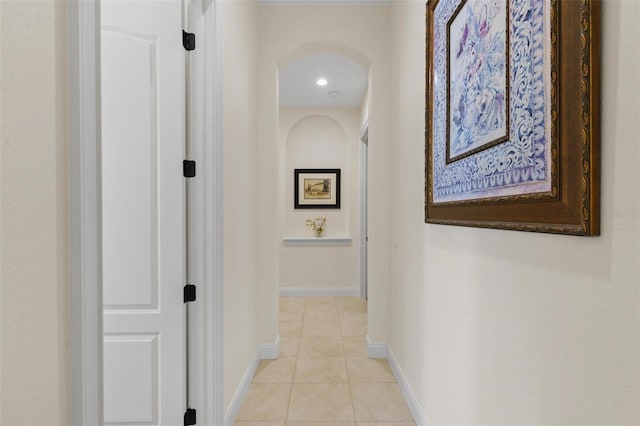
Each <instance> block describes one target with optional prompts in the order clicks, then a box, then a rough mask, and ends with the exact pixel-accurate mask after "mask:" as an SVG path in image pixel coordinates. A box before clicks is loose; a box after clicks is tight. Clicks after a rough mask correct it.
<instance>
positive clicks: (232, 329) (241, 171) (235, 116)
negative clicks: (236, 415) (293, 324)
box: [220, 1, 257, 409]
mask: <svg viewBox="0 0 640 426" xmlns="http://www.w3.org/2000/svg"><path fill="white" fill-rule="evenodd" d="M220 5H221V6H222V13H223V20H222V21H223V22H224V29H223V45H224V47H223V50H224V53H223V55H224V58H223V61H224V62H223V66H224V70H223V85H224V87H223V96H224V99H223V115H224V117H223V131H224V136H223V137H224V360H223V363H224V364H223V365H224V406H225V409H227V408H228V407H229V404H230V402H231V398H232V397H233V395H234V393H235V391H236V389H237V388H238V385H239V384H240V381H241V380H242V377H243V376H244V374H245V371H246V369H247V368H248V367H249V366H250V365H251V364H252V363H253V361H254V359H255V356H256V350H257V343H256V337H255V327H256V321H257V319H256V316H255V312H256V306H255V305H256V300H257V299H256V298H255V294H256V288H255V285H256V275H255V274H256V271H255V263H256V232H257V223H256V220H257V215H256V213H255V199H256V190H255V187H256V184H255V181H256V179H257V177H256V173H255V170H256V156H255V155H256V154H255V153H256V123H257V118H256V107H255V104H256V103H255V93H256V90H257V89H256V84H257V81H256V55H257V52H256V40H257V39H256V37H257V35H256V28H257V21H256V18H257V6H256V3H255V2H246V1H225V2H221V3H220Z"/></svg>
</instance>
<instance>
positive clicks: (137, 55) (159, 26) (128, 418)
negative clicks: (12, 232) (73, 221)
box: [101, 0, 186, 425]
mask: <svg viewBox="0 0 640 426" xmlns="http://www.w3.org/2000/svg"><path fill="white" fill-rule="evenodd" d="M181 37H182V1H181V0H163V1H153V2H151V1H144V2H143V1H140V2H131V1H120V0H103V1H102V2H101V40H102V41H101V71H102V90H101V93H102V238H103V246H102V247H103V306H104V317H103V322H104V323H103V327H104V343H103V345H104V423H105V424H132V423H135V424H149V425H152V424H154V425H155V424H163V425H178V424H181V423H182V421H183V415H184V410H185V362H186V358H185V335H184V332H185V307H184V304H183V300H182V297H183V296H182V295H183V287H184V285H185V241H184V235H185V184H184V177H183V176H182V160H183V159H184V126H185V124H184V108H185V100H184V99H185V96H184V93H185V80H184V78H185V77H184V73H185V65H184V50H183V47H182V38H181Z"/></svg>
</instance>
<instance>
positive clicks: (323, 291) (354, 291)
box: [280, 287, 360, 297]
mask: <svg viewBox="0 0 640 426" xmlns="http://www.w3.org/2000/svg"><path fill="white" fill-rule="evenodd" d="M280 296H284V297H287V296H288V297H328V296H340V297H344V296H352V297H358V296H360V289H359V288H357V287H309V288H306V287H283V288H280Z"/></svg>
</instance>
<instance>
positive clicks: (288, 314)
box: [280, 297, 306, 322]
mask: <svg viewBox="0 0 640 426" xmlns="http://www.w3.org/2000/svg"><path fill="white" fill-rule="evenodd" d="M305 304H306V301H305V298H304V297H281V298H280V322H302V317H303V315H304V307H305Z"/></svg>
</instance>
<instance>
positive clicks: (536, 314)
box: [389, 0, 640, 426]
mask: <svg viewBox="0 0 640 426" xmlns="http://www.w3.org/2000/svg"><path fill="white" fill-rule="evenodd" d="M391 10H392V13H391V28H392V30H391V33H392V42H391V52H392V55H391V59H392V79H391V80H392V82H393V83H392V90H391V93H392V96H391V108H390V110H391V111H392V126H391V128H392V130H391V134H392V137H391V140H392V141H393V143H394V145H393V148H392V152H393V157H392V162H391V168H392V173H391V176H392V192H393V194H394V198H393V202H392V205H393V206H394V208H393V213H392V221H391V224H392V225H391V226H392V234H393V236H394V241H395V243H394V248H393V257H392V259H393V266H392V280H391V282H392V283H393V285H392V288H391V291H390V295H391V301H390V303H391V306H390V316H389V318H390V322H391V324H390V327H391V329H390V333H389V336H390V344H391V348H392V350H393V351H394V353H395V355H396V356H397V358H398V360H399V362H400V364H401V367H402V368H403V370H404V372H405V374H406V376H407V378H408V380H409V382H410V384H411V387H412V388H413V390H414V392H415V394H416V396H417V398H418V401H419V403H420V405H421V407H422V409H423V410H424V412H425V414H426V417H427V419H428V421H429V423H430V424H433V425H445V424H449V425H462V424H464V425H480V424H492V425H500V424H502V425H513V424H531V425H541V424H547V425H551V424H555V425H561V424H562V425H576V426H578V425H586V424H590V425H605V424H608V425H611V424H618V425H623V424H625V425H632V424H633V425H637V424H640V408H639V407H640V394H639V386H640V353H639V349H640V309H639V306H640V298H639V289H640V190H639V189H638V184H639V183H640V168H638V164H639V163H640V148H639V147H640V145H639V144H638V134H639V133H640V127H639V123H640V45H638V39H640V30H639V27H638V25H637V23H638V21H639V20H640V2H637V1H634V0H623V1H621V0H611V1H605V2H603V24H602V27H603V39H602V40H603V45H602V77H603V78H602V215H603V216H602V236H601V237H597V238H580V237H570V236H553V235H544V234H530V233H523V232H509V231H495V230H481V229H467V228H461V227H449V226H437V225H425V224H424V223H423V203H424V106H425V104H424V96H423V94H424V84H425V80H424V54H423V53H424V51H425V45H424V32H425V20H424V10H425V9H424V4H423V3H421V2H394V3H393V5H392V8H391Z"/></svg>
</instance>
